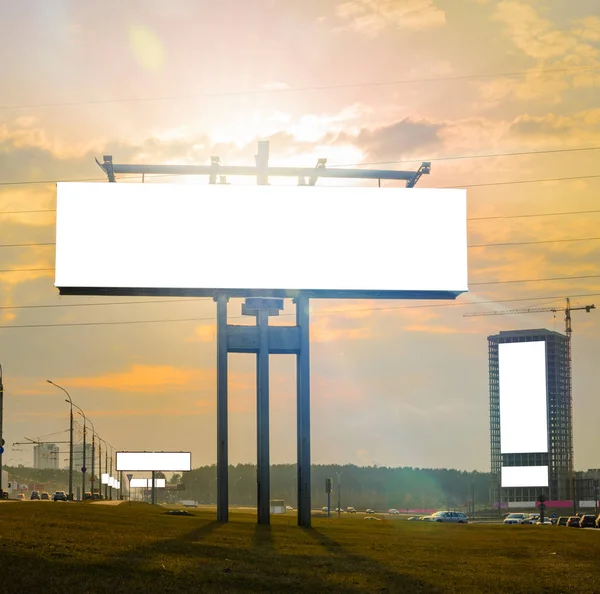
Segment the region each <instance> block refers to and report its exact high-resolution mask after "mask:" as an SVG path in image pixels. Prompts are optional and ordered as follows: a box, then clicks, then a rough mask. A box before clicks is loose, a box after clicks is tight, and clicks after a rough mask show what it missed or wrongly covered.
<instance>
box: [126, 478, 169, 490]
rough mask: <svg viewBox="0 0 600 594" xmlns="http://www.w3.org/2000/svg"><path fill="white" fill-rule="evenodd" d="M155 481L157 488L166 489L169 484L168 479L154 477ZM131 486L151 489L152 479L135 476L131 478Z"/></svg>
mask: <svg viewBox="0 0 600 594" xmlns="http://www.w3.org/2000/svg"><path fill="white" fill-rule="evenodd" d="M154 483H155V485H156V488H157V489H164V488H165V487H166V485H167V481H166V479H160V478H159V479H154ZM129 486H130V487H131V488H132V489H136V488H137V489H151V488H152V479H145V478H134V479H131V482H130V483H129Z"/></svg>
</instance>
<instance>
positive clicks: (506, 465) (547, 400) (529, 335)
mask: <svg viewBox="0 0 600 594" xmlns="http://www.w3.org/2000/svg"><path fill="white" fill-rule="evenodd" d="M488 355H489V397H490V453H491V472H492V475H493V477H494V485H493V487H492V493H491V497H492V500H493V501H494V502H497V503H499V504H500V503H504V504H506V503H508V505H509V507H510V506H511V504H513V505H517V504H523V503H529V504H530V505H534V502H535V501H536V499H537V497H538V495H541V494H543V495H545V496H546V497H547V498H548V499H549V500H568V499H570V498H571V481H572V478H573V476H572V475H573V429H572V427H573V423H572V418H573V413H572V403H571V394H570V386H571V382H570V377H569V374H570V368H569V361H568V349H567V338H566V336H564V335H563V334H560V333H559V332H553V331H551V330H544V329H539V330H514V331H512V330H511V331H508V332H500V333H499V334H496V335H493V336H488Z"/></svg>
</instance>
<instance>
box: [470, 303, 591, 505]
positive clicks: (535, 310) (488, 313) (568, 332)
mask: <svg viewBox="0 0 600 594" xmlns="http://www.w3.org/2000/svg"><path fill="white" fill-rule="evenodd" d="M592 309H596V306H595V305H593V304H592V305H582V306H581V307H571V300H570V298H569V297H567V298H566V304H565V307H564V308H563V307H530V308H526V309H509V310H506V311H486V312H473V313H466V314H463V317H465V318H466V317H472V316H503V315H508V314H527V313H545V312H552V313H556V312H558V311H564V312H565V335H566V337H567V341H566V351H567V353H566V354H567V369H568V377H569V383H568V386H567V390H568V399H569V410H571V411H572V410H573V379H572V373H571V370H572V365H571V334H572V333H573V328H572V326H571V312H572V311H578V310H580V311H583V310H585V312H586V313H590V311H592ZM573 456H574V453H573V438H571V451H570V459H569V479H570V480H569V483H570V490H571V499H573V497H574V484H573V482H574V481H573V477H574V468H573Z"/></svg>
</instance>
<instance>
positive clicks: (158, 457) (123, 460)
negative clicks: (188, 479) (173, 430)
mask: <svg viewBox="0 0 600 594" xmlns="http://www.w3.org/2000/svg"><path fill="white" fill-rule="evenodd" d="M191 469H192V454H191V453H190V452H117V470H118V471H123V470H124V471H133V472H144V471H152V470H162V471H173V472H184V471H188V470H191Z"/></svg>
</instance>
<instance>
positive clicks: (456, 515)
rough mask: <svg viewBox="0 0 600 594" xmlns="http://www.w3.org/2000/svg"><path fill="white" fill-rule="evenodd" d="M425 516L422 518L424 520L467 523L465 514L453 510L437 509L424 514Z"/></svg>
mask: <svg viewBox="0 0 600 594" xmlns="http://www.w3.org/2000/svg"><path fill="white" fill-rule="evenodd" d="M426 518H427V519H425V518H423V520H425V521H426V522H451V523H454V524H467V523H468V522H469V518H467V515H466V514H463V512H455V511H439V512H435V513H434V514H431V515H430V516H426Z"/></svg>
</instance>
